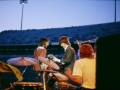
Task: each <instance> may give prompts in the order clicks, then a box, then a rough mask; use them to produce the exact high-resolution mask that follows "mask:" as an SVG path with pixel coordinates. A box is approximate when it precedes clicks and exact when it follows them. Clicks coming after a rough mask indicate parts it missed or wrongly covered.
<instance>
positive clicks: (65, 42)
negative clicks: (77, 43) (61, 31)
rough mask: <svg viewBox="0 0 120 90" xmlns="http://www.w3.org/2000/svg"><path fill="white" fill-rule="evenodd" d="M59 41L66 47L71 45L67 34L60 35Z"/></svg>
mask: <svg viewBox="0 0 120 90" xmlns="http://www.w3.org/2000/svg"><path fill="white" fill-rule="evenodd" d="M59 43H60V45H61V46H62V47H65V46H66V45H71V44H70V41H69V39H68V37H67V36H62V37H60V39H59Z"/></svg>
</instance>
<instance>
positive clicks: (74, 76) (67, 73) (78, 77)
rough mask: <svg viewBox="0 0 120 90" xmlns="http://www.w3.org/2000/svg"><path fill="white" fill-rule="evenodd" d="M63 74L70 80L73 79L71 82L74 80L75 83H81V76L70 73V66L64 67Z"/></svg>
mask: <svg viewBox="0 0 120 90" xmlns="http://www.w3.org/2000/svg"><path fill="white" fill-rule="evenodd" d="M65 74H66V76H67V77H68V78H69V79H70V80H71V81H73V82H75V83H77V84H81V83H82V77H81V76H78V75H72V73H71V70H70V68H67V69H66V72H65Z"/></svg>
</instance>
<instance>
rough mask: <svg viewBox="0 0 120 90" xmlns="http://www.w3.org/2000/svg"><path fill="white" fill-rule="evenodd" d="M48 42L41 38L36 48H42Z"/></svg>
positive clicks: (46, 39)
mask: <svg viewBox="0 0 120 90" xmlns="http://www.w3.org/2000/svg"><path fill="white" fill-rule="evenodd" d="M49 41H50V40H49V39H48V38H45V37H44V38H41V39H40V41H39V44H38V46H43V45H45V43H46V42H49Z"/></svg>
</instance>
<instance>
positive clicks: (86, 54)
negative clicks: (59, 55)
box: [80, 44, 93, 58]
mask: <svg viewBox="0 0 120 90" xmlns="http://www.w3.org/2000/svg"><path fill="white" fill-rule="evenodd" d="M80 57H81V58H93V48H92V46H91V45H90V44H83V45H82V46H81V47H80Z"/></svg>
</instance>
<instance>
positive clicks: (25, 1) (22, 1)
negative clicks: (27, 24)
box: [20, 0, 27, 30]
mask: <svg viewBox="0 0 120 90" xmlns="http://www.w3.org/2000/svg"><path fill="white" fill-rule="evenodd" d="M26 3H27V0H20V4H22V16H21V30H22V23H23V10H24V4H26Z"/></svg>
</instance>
